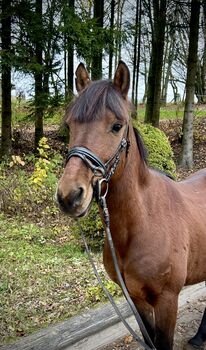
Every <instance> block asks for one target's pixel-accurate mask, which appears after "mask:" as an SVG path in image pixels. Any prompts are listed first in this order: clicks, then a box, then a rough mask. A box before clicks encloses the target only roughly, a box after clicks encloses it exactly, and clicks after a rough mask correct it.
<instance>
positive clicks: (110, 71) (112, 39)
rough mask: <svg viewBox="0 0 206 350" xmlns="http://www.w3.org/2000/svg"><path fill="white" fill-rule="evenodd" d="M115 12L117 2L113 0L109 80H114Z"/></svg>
mask: <svg viewBox="0 0 206 350" xmlns="http://www.w3.org/2000/svg"><path fill="white" fill-rule="evenodd" d="M114 12H115V0H111V11H110V37H109V79H112V64H113V56H114V35H113V31H114Z"/></svg>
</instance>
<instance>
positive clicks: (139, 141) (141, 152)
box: [133, 127, 148, 165]
mask: <svg viewBox="0 0 206 350" xmlns="http://www.w3.org/2000/svg"><path fill="white" fill-rule="evenodd" d="M133 130H134V134H135V139H136V143H137V147H138V150H139V155H140V158H141V160H142V161H143V162H144V163H145V164H146V165H148V161H147V156H148V152H147V149H146V147H145V146H144V144H143V142H142V138H141V136H140V133H139V131H138V130H137V129H136V128H135V127H133Z"/></svg>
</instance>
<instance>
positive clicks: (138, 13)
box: [132, 0, 141, 107]
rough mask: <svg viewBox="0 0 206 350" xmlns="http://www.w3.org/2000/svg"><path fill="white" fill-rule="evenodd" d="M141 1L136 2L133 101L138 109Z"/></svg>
mask: <svg viewBox="0 0 206 350" xmlns="http://www.w3.org/2000/svg"><path fill="white" fill-rule="evenodd" d="M140 38H141V0H136V16H135V33H134V58H133V75H132V101H133V103H134V105H135V106H136V107H137V89H138V80H139V67H140V48H141V45H140V44H141V40H140Z"/></svg>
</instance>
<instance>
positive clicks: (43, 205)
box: [0, 138, 62, 216]
mask: <svg viewBox="0 0 206 350" xmlns="http://www.w3.org/2000/svg"><path fill="white" fill-rule="evenodd" d="M38 152H39V157H35V156H34V155H31V156H27V157H24V159H22V158H21V157H20V156H14V155H13V156H12V160H11V161H10V162H9V163H2V164H1V165H0V167H1V168H0V170H1V175H0V179H1V182H0V198H1V200H0V208H1V210H2V211H3V212H4V213H7V214H9V215H14V214H23V213H24V214H27V215H34V213H35V215H37V216H38V215H40V216H41V215H46V214H48V213H50V214H55V213H56V212H57V211H58V208H57V206H56V204H55V201H54V193H55V188H56V183H57V173H56V169H57V167H59V165H60V164H62V157H61V156H60V155H59V154H58V153H53V154H49V145H48V144H47V140H46V138H42V139H41V140H40V143H39V147H38ZM33 163H34V164H35V165H34V167H33ZM28 166H30V167H31V168H32V171H31V172H28V170H26V168H28ZM11 169H12V172H11Z"/></svg>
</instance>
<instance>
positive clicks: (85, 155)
mask: <svg viewBox="0 0 206 350" xmlns="http://www.w3.org/2000/svg"><path fill="white" fill-rule="evenodd" d="M129 147H130V141H129V126H127V129H126V133H125V135H124V136H123V138H122V139H121V142H120V144H119V146H118V147H117V150H116V152H115V153H114V154H113V155H112V156H111V157H110V158H109V159H108V160H107V161H106V162H105V163H103V161H102V160H101V159H100V158H99V157H97V156H96V154H94V153H93V152H92V151H90V150H89V149H88V148H86V147H80V146H77V147H73V148H71V149H70V150H69V152H68V154H67V157H66V164H67V163H68V161H69V159H70V158H71V157H78V158H81V159H82V160H83V162H84V163H85V164H86V165H87V166H88V167H89V168H90V169H91V171H92V172H93V177H96V178H97V180H96V181H95V183H93V184H92V185H93V189H94V195H95V198H96V201H97V203H99V200H100V197H101V187H102V183H103V182H105V183H106V184H107V185H108V183H109V181H110V179H111V177H112V176H113V174H114V173H115V170H116V168H117V166H118V164H119V162H120V154H121V153H122V152H123V151H124V150H125V151H126V157H127V154H128V151H129Z"/></svg>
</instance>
